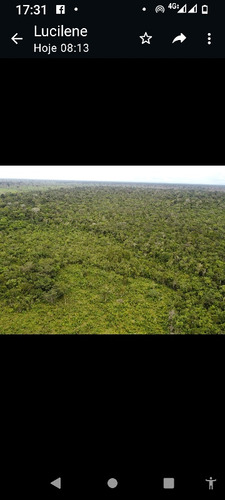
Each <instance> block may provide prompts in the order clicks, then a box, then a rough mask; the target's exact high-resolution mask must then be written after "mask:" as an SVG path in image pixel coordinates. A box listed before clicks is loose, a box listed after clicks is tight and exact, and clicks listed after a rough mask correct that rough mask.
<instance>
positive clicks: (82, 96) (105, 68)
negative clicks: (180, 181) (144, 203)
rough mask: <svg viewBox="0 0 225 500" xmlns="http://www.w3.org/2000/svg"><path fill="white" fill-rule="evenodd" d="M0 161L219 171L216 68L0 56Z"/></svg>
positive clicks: (220, 90)
mask: <svg viewBox="0 0 225 500" xmlns="http://www.w3.org/2000/svg"><path fill="white" fill-rule="evenodd" d="M1 70H2V71H1V74H2V113H1V122H2V140H1V164H5V165H10V164H15V165H23V164H26V165H33V164H34V165H38V164H39V165H40V164H41V165H45V164H51V165H55V164H57V165H66V164H70V165H120V164H121V165H161V164H165V165H195V164H200V165H217V164H220V165H223V164H224V163H225V159H224V147H223V136H224V133H223V126H222V125H221V123H223V117H224V62H223V61H222V60H219V59H214V60H206V59H203V60H191V59H186V60H185V59H176V60H174V59H173V60H172V59H160V60H143V59H138V60H127V59H125V60H122V59H121V60H114V59H113V60H105V59H96V60H84V59H80V60H77V61H73V60H52V59H51V60H43V59H42V60H28V59H26V60H25V59H24V60H13V59H10V60H2V61H1Z"/></svg>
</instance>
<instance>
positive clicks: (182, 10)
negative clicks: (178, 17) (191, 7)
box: [177, 4, 187, 14]
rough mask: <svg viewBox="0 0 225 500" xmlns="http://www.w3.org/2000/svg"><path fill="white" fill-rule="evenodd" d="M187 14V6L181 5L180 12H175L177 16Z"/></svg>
mask: <svg viewBox="0 0 225 500" xmlns="http://www.w3.org/2000/svg"><path fill="white" fill-rule="evenodd" d="M186 13H187V4H185V5H183V7H181V9H180V10H178V11H177V14H186Z"/></svg>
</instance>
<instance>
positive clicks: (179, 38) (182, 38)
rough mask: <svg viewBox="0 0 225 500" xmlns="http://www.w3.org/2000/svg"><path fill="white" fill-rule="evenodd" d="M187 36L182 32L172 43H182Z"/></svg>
mask: <svg viewBox="0 0 225 500" xmlns="http://www.w3.org/2000/svg"><path fill="white" fill-rule="evenodd" d="M186 38H187V37H186V36H185V35H184V34H183V33H181V34H180V35H178V36H176V38H174V40H173V41H172V43H174V42H181V43H182V42H184V40H186Z"/></svg>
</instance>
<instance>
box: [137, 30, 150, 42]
mask: <svg viewBox="0 0 225 500" xmlns="http://www.w3.org/2000/svg"><path fill="white" fill-rule="evenodd" d="M139 38H141V40H142V42H141V45H143V43H148V44H149V45H150V43H151V42H150V40H151V38H152V36H151V35H148V33H147V31H146V32H145V33H144V35H142V36H140V37H139Z"/></svg>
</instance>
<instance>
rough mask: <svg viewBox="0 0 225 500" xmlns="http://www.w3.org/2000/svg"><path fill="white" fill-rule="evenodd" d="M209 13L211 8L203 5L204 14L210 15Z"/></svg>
mask: <svg viewBox="0 0 225 500" xmlns="http://www.w3.org/2000/svg"><path fill="white" fill-rule="evenodd" d="M208 13H209V6H208V5H202V14H208Z"/></svg>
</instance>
